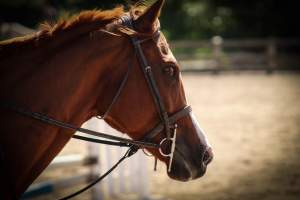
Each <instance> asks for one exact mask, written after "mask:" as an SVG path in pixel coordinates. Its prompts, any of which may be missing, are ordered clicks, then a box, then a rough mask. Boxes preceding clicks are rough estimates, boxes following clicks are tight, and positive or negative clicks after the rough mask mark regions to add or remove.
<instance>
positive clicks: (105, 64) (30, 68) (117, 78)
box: [0, 36, 131, 198]
mask: <svg viewBox="0 0 300 200" xmlns="http://www.w3.org/2000/svg"><path fill="white" fill-rule="evenodd" d="M109 39H112V38H110V37H109V36H103V37H97V38H94V40H92V39H91V38H90V37H82V38H80V39H78V40H77V41H73V42H69V43H65V44H64V45H62V46H60V47H59V48H57V49H55V50H54V49H47V50H44V51H43V52H48V53H47V54H45V53H42V54H39V53H37V54H36V55H38V57H35V56H34V55H31V54H30V52H29V53H27V55H28V56H23V57H18V56H16V57H15V58H14V59H8V60H6V61H0V65H1V66H0V70H1V72H3V73H2V74H1V73H0V82H1V83H2V84H0V89H1V90H0V99H1V100H9V101H13V102H15V103H17V104H18V105H19V106H25V107H27V108H29V109H30V110H31V111H37V112H42V113H45V114H47V115H50V116H51V117H54V118H56V119H58V120H62V121H65V122H68V123H72V124H74V125H76V126H80V125H81V124H82V123H83V122H85V121H86V120H88V119H89V118H90V117H91V116H93V115H95V114H101V112H102V113H103V112H104V110H105V108H107V106H108V104H109V103H110V101H111V100H112V98H113V96H114V94H115V93H116V91H117V89H118V87H119V85H120V83H121V80H122V77H123V75H124V74H125V72H126V70H127V66H128V64H129V62H126V61H127V60H128V59H129V58H128V56H130V52H131V51H130V49H129V48H130V47H129V45H128V44H129V43H128V41H127V40H126V39H124V38H119V39H118V38H116V39H115V40H109ZM127 48H128V49H127ZM28 58H30V60H28ZM40 61H41V62H40ZM6 64H9V66H8V65H6ZM37 64H38V65H37ZM18 69H19V70H18ZM99 101H103V103H97V102H99ZM96 105H98V107H97V106H96ZM99 110H100V113H99ZM1 112H3V110H2V111H1ZM0 120H1V121H2V122H3V127H2V128H3V130H2V134H0V146H2V149H3V152H4V155H5V163H6V164H5V166H4V167H5V169H7V177H6V178H3V177H1V174H0V177H1V178H2V180H0V182H1V181H2V182H3V184H4V183H7V182H9V180H13V182H11V185H12V186H11V187H12V188H11V190H12V191H13V194H16V195H20V193H22V192H24V190H25V189H26V187H28V185H29V184H30V183H32V181H33V180H34V179H35V178H36V177H37V176H38V175H39V174H40V173H41V172H42V171H43V169H44V168H45V167H46V166H47V165H48V164H49V163H50V161H51V160H52V159H53V158H54V157H55V156H56V155H57V154H58V153H59V151H60V150H61V149H62V148H63V146H64V145H65V143H66V142H67V141H68V140H69V139H70V137H71V135H72V133H70V132H66V130H64V129H60V128H58V127H53V126H49V125H47V124H45V123H39V122H37V121H34V120H32V119H30V118H26V117H25V118H24V117H22V116H20V115H16V114H15V113H13V112H12V111H4V112H3V114H1V115H0ZM15 147H18V148H15ZM2 182H1V183H2ZM1 183H0V185H1ZM0 195H1V191H0ZM0 198H1V196H0Z"/></svg>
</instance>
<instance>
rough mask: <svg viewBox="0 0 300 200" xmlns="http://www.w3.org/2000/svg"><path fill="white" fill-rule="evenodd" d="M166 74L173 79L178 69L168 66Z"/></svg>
mask: <svg viewBox="0 0 300 200" xmlns="http://www.w3.org/2000/svg"><path fill="white" fill-rule="evenodd" d="M164 73H166V74H167V75H169V76H172V77H173V76H175V73H176V69H175V67H174V66H167V67H165V68H164Z"/></svg>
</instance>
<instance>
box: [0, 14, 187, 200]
mask: <svg viewBox="0 0 300 200" xmlns="http://www.w3.org/2000/svg"><path fill="white" fill-rule="evenodd" d="M120 21H121V23H122V25H124V26H127V27H128V28H131V29H134V27H133V24H132V18H131V17H130V16H129V15H124V16H123V17H121V18H120ZM159 34H160V31H159V29H158V30H157V31H156V32H155V33H154V34H153V35H152V37H151V38H146V39H143V40H138V39H137V38H136V37H134V36H130V40H131V42H132V44H133V46H134V51H135V55H136V57H137V59H138V62H139V63H140V65H139V66H140V67H141V69H142V71H143V74H144V77H145V79H146V82H147V84H148V86H149V90H150V93H151V95H152V97H153V100H154V104H155V107H156V110H157V112H158V115H159V117H160V122H159V123H158V124H156V126H154V127H153V128H152V129H151V130H150V131H148V132H147V133H146V134H145V135H144V136H143V137H142V138H141V139H140V140H131V139H126V138H122V137H117V136H113V135H109V134H106V133H102V132H97V131H93V130H89V129H84V128H80V127H76V126H74V125H72V124H69V123H65V122H62V121H59V120H57V119H54V118H51V117H49V116H47V115H45V114H42V113H39V112H33V111H30V110H29V109H25V108H24V107H19V106H17V104H14V103H13V102H11V101H0V107H3V108H5V109H10V110H13V111H14V112H16V113H19V114H22V115H24V116H27V117H31V118H33V119H36V120H39V121H41V122H44V123H46V124H50V125H53V126H57V127H60V128H64V129H68V130H72V131H77V132H81V133H85V134H87V135H92V136H96V137H100V138H105V139H108V140H101V139H96V138H91V137H85V136H81V135H73V138H75V139H80V140H84V141H88V142H94V143H99V144H106V145H113V146H120V147H129V149H128V151H127V152H126V154H125V155H124V156H123V157H122V158H120V160H119V161H118V162H117V163H116V164H115V165H114V166H113V167H111V168H110V169H109V170H108V171H107V172H106V173H104V174H103V175H102V176H100V177H98V178H97V179H96V180H94V181H93V182H92V183H90V184H89V185H87V186H86V187H84V188H82V189H81V190H79V191H77V192H75V193H73V194H71V195H68V196H67V197H64V198H62V199H61V200H63V199H70V198H72V197H74V196H76V195H78V194H80V193H82V192H84V191H86V190H87V189H89V188H90V187H92V186H93V185H95V184H96V183H98V182H99V181H101V180H102V179H103V178H105V177H106V176H107V175H109V174H110V173H111V172H112V171H113V170H114V169H115V168H116V167H117V166H118V165H119V164H120V163H121V162H122V161H123V160H124V159H125V158H127V157H130V156H131V155H133V154H135V153H136V152H137V151H138V149H139V148H156V149H158V151H159V153H160V154H161V155H162V156H163V157H166V158H169V161H168V172H170V171H171V168H172V162H173V157H174V152H175V147H176V134H177V123H176V122H177V121H178V120H179V119H180V118H182V117H185V116H187V115H188V114H189V113H190V112H191V110H192V109H191V107H190V106H185V107H183V108H181V109H180V110H179V111H177V112H175V113H173V114H171V115H168V113H167V111H166V109H165V106H164V103H163V100H162V98H161V95H160V93H159V90H158V87H157V84H156V82H155V79H154V76H153V74H152V68H151V66H150V65H149V64H148V62H147V59H146V57H145V55H144V52H143V50H142V47H141V44H142V43H143V42H146V41H148V40H150V39H153V37H158V36H159ZM131 68H132V63H129V66H128V70H127V72H126V74H125V76H124V78H123V80H122V81H121V84H120V86H119V89H118V90H117V92H116V94H115V96H114V97H113V99H112V102H111V103H110V105H109V106H108V108H107V110H106V112H105V113H104V115H102V116H101V117H100V118H101V119H105V118H106V117H107V115H108V114H109V112H110V111H111V109H112V107H113V105H114V104H115V103H116V102H117V100H118V98H119V96H120V94H121V92H122V91H123V88H124V87H125V85H126V82H127V80H128V77H129V74H130V71H131ZM171 130H173V136H172V133H171ZM163 131H165V134H166V137H165V138H163V139H162V140H161V141H160V142H159V144H157V143H154V142H153V141H154V138H155V137H156V136H157V135H158V134H159V133H161V132H163ZM111 140H113V141H111ZM115 141H117V142H115ZM151 141H152V142H151ZM167 141H170V142H171V151H170V153H169V154H167V153H166V152H163V150H162V149H161V148H162V145H163V144H164V143H165V142H167ZM156 163H157V158H155V169H156Z"/></svg>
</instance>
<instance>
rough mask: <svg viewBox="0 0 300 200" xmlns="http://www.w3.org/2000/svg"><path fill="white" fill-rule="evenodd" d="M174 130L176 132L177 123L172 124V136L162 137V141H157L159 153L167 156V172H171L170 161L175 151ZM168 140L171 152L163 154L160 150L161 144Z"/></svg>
mask: <svg viewBox="0 0 300 200" xmlns="http://www.w3.org/2000/svg"><path fill="white" fill-rule="evenodd" d="M176 132H177V124H175V125H174V132H173V137H172V138H170V139H168V138H164V139H163V140H162V141H160V143H159V146H160V147H159V149H158V150H159V153H160V154H161V155H162V156H164V157H169V164H168V172H171V167H172V162H173V155H174V151H175V144H176ZM168 140H170V141H171V152H170V153H169V154H165V153H164V152H163V151H162V149H161V148H162V145H163V143H164V142H167V141H168Z"/></svg>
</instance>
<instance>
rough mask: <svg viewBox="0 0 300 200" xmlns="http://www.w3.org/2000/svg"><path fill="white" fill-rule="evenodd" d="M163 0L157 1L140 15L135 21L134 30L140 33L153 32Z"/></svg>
mask: <svg viewBox="0 0 300 200" xmlns="http://www.w3.org/2000/svg"><path fill="white" fill-rule="evenodd" d="M163 4H164V0H157V1H156V2H155V3H153V4H152V5H151V6H150V7H149V8H147V9H146V10H145V11H144V12H143V14H141V15H140V16H139V17H138V18H137V19H136V20H135V21H134V25H135V28H136V29H137V30H138V31H140V32H149V31H154V30H155V22H156V21H157V19H158V17H159V15H160V11H161V9H162V7H163Z"/></svg>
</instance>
